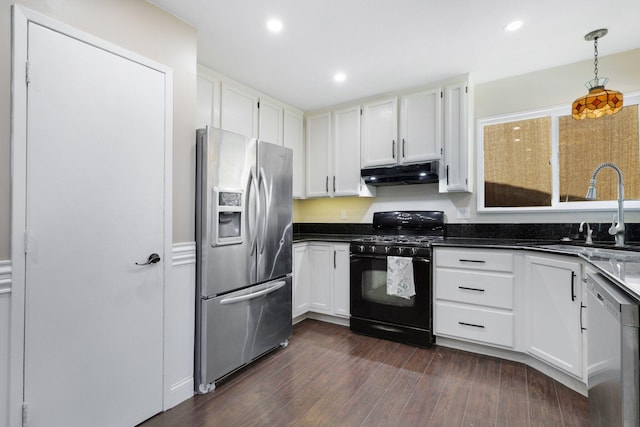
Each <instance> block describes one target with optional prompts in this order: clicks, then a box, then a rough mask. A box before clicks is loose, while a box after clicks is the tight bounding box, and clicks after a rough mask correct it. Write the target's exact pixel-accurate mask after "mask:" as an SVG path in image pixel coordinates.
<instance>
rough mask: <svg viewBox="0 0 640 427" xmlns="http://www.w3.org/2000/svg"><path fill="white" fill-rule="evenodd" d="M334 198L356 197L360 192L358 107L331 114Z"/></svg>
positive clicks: (332, 189) (331, 183)
mask: <svg viewBox="0 0 640 427" xmlns="http://www.w3.org/2000/svg"><path fill="white" fill-rule="evenodd" d="M333 131H334V132H333V144H332V145H333V156H332V158H333V176H332V177H330V178H329V179H330V181H331V182H330V191H332V192H333V195H334V196H357V195H358V193H359V191H360V106H359V105H358V106H356V107H352V108H348V109H345V110H340V111H336V112H334V113H333Z"/></svg>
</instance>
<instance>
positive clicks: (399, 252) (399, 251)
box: [398, 246, 404, 255]
mask: <svg viewBox="0 0 640 427" xmlns="http://www.w3.org/2000/svg"><path fill="white" fill-rule="evenodd" d="M403 250H404V248H403V247H402V246H398V255H402V251H403Z"/></svg>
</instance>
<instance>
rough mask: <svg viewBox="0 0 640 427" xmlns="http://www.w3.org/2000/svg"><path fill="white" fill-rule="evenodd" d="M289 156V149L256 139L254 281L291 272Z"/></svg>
mask: <svg viewBox="0 0 640 427" xmlns="http://www.w3.org/2000/svg"><path fill="white" fill-rule="evenodd" d="M292 158H293V152H292V151H291V149H289V148H284V147H281V146H279V145H275V144H270V143H267V142H264V141H259V142H258V176H259V190H258V191H259V197H260V203H259V204H260V207H261V208H260V211H261V216H260V217H259V218H258V227H257V230H258V231H257V234H258V239H257V243H258V244H257V248H256V250H257V252H258V273H257V280H258V282H262V281H266V280H271V279H273V278H276V277H280V276H284V275H285V274H289V273H291V245H292V238H293V230H292V224H291V215H292V213H291V212H292V203H293V202H292V201H293V194H292V186H293V183H292V175H293V164H292Z"/></svg>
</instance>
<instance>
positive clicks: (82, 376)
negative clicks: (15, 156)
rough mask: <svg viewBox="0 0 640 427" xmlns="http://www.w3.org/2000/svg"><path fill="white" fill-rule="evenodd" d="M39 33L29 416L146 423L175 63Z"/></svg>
mask: <svg viewBox="0 0 640 427" xmlns="http://www.w3.org/2000/svg"><path fill="white" fill-rule="evenodd" d="M28 39H29V40H28V42H29V45H28V57H29V70H30V71H29V74H30V83H29V86H28V111H27V120H28V125H27V132H28V137H27V149H26V150H27V151H26V160H27V173H26V182H27V184H26V197H27V202H26V219H25V220H26V228H27V230H28V231H27V234H28V236H29V237H28V245H27V250H26V252H27V253H26V261H25V262H26V269H25V299H26V304H25V353H24V371H25V372H24V400H25V402H26V405H27V411H28V416H27V419H28V425H29V426H33V427H36V426H65V427H70V426H89V425H90V426H130V425H135V424H137V423H139V422H141V421H143V420H145V419H146V418H148V417H150V416H152V415H154V414H155V413H157V412H160V411H161V410H162V395H163V384H162V382H163V291H164V273H163V267H162V265H163V263H164V262H165V259H166V256H169V254H165V253H164V249H163V248H164V244H165V242H164V197H165V183H164V179H165V171H164V168H165V102H166V98H167V94H166V90H165V78H166V76H165V74H163V73H162V72H159V71H157V70H155V69H152V68H150V67H148V66H144V65H141V64H140V63H138V62H135V61H133V60H130V59H127V58H125V57H123V56H121V55H118V54H114V53H112V52H110V51H108V50H105V49H103V48H98V47H96V46H94V45H91V44H89V43H86V42H83V41H81V40H79V39H77V38H73V37H70V36H67V35H65V34H62V33H60V32H56V31H54V30H51V29H49V28H46V27H44V26H41V25H38V24H35V23H33V22H30V23H29V28H28ZM151 253H157V254H159V256H160V257H161V259H162V261H160V262H159V263H156V264H152V265H146V266H138V265H136V264H135V263H136V262H139V263H141V262H144V261H146V260H147V258H148V257H149V255H150V254H151Z"/></svg>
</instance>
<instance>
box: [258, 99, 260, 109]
mask: <svg viewBox="0 0 640 427" xmlns="http://www.w3.org/2000/svg"><path fill="white" fill-rule="evenodd" d="M259 109H260V101H258V110H259Z"/></svg>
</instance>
